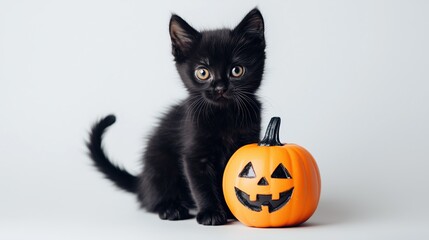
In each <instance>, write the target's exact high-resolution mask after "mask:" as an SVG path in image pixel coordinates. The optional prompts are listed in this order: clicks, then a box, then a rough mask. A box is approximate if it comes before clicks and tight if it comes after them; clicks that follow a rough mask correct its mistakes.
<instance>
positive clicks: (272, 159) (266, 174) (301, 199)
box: [223, 118, 320, 227]
mask: <svg viewBox="0 0 429 240" xmlns="http://www.w3.org/2000/svg"><path fill="white" fill-rule="evenodd" d="M273 119H274V121H273V120H272V121H271V122H270V125H269V127H268V130H267V134H268V136H267V134H266V137H265V138H264V140H262V141H261V142H260V143H259V144H256V143H255V144H249V145H246V146H244V147H242V148H240V149H239V150H237V151H236V152H235V153H234V155H233V156H232V157H231V159H230V160H229V162H228V164H227V166H226V168H225V172H224V178H223V191H224V195H225V200H226V203H227V205H228V207H229V208H230V210H231V212H232V213H233V214H234V216H235V217H236V218H237V219H238V220H239V221H241V222H242V223H244V224H246V225H248V226H254V227H280V226H294V225H298V224H300V223H303V222H305V221H306V220H307V219H308V218H310V216H311V215H312V214H313V212H314V211H315V210H316V207H317V204H318V201H319V196H320V175H319V170H318V167H317V165H316V162H315V161H314V159H313V157H312V156H311V154H310V153H309V152H307V151H306V150H305V149H304V148H302V147H300V146H298V145H295V144H281V143H280V142H279V141H278V130H279V126H280V119H279V118H273Z"/></svg>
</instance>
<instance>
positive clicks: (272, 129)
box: [258, 117, 283, 146]
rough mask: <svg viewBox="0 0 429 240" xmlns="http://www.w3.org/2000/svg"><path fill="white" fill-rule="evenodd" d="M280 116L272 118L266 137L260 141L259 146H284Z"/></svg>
mask: <svg viewBox="0 0 429 240" xmlns="http://www.w3.org/2000/svg"><path fill="white" fill-rule="evenodd" d="M279 130H280V118H279V117H273V118H271V121H270V123H269V124H268V127H267V131H266V132H265V136H264V138H263V139H262V140H261V141H260V142H259V144H258V145H259V146H283V144H282V143H281V142H280V138H279Z"/></svg>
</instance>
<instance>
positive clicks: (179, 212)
mask: <svg viewBox="0 0 429 240" xmlns="http://www.w3.org/2000/svg"><path fill="white" fill-rule="evenodd" d="M158 216H159V218H161V219H163V220H183V219H189V218H191V217H192V216H191V215H190V214H189V210H188V209H187V208H185V207H182V206H168V207H166V208H164V209H162V210H160V211H159V212H158Z"/></svg>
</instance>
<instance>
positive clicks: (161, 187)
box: [87, 9, 265, 225]
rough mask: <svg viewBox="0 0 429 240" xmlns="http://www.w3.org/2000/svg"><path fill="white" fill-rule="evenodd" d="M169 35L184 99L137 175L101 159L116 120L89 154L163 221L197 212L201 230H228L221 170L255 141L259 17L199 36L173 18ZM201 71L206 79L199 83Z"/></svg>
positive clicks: (97, 129) (261, 53)
mask: <svg viewBox="0 0 429 240" xmlns="http://www.w3.org/2000/svg"><path fill="white" fill-rule="evenodd" d="M169 30H170V36H171V41H172V52H173V56H174V58H175V62H176V67H177V70H178V72H179V74H180V77H181V79H182V81H183V83H184V86H185V88H186V89H187V91H188V93H189V96H188V97H187V98H186V99H185V100H183V101H182V102H180V103H179V104H177V105H175V106H174V107H172V108H171V110H170V111H169V112H168V113H167V114H166V115H164V117H163V118H162V119H161V121H160V124H159V125H158V127H157V128H156V129H155V130H154V132H153V134H152V135H151V137H150V138H149V140H148V145H147V146H146V149H145V152H144V155H143V165H144V166H143V171H142V173H141V174H140V175H139V176H137V177H136V176H132V175H131V174H129V173H127V172H126V171H124V170H123V169H121V168H119V167H117V166H115V165H113V164H112V163H111V162H110V161H109V160H108V159H107V157H106V156H105V154H104V152H103V148H102V142H101V139H102V135H103V132H104V131H105V129H106V128H107V127H109V126H110V125H112V124H113V123H114V122H115V117H114V116H113V115H109V116H107V117H106V118H104V119H102V120H101V121H99V122H97V123H96V124H95V125H94V127H93V128H92V131H91V135H90V140H89V142H88V143H87V146H88V149H89V153H90V154H89V155H90V157H91V158H92V159H93V161H94V163H95V166H96V167H97V168H98V170H100V171H101V172H103V173H104V174H105V175H106V177H107V178H109V179H110V180H112V181H113V182H114V183H115V184H116V185H117V186H118V187H120V188H122V189H124V190H126V191H129V192H134V193H136V194H137V196H138V199H139V201H140V203H141V206H142V207H144V208H146V209H147V210H148V211H150V212H156V213H158V214H159V217H160V218H162V219H169V220H179V219H186V218H189V217H191V216H190V214H189V209H192V208H197V211H198V213H197V216H196V218H197V221H198V222H199V223H200V224H204V225H219V224H225V223H226V221H227V218H228V216H229V210H228V208H227V206H226V204H225V201H224V198H223V193H222V174H223V170H224V167H225V165H226V163H227V161H228V159H229V158H230V156H231V155H232V154H233V153H234V152H235V151H236V150H237V149H238V148H239V147H241V146H243V145H245V144H249V143H253V142H258V140H259V132H260V122H261V116H260V114H261V104H260V102H259V101H258V100H257V97H256V95H255V94H256V91H257V90H258V88H259V86H260V84H261V80H262V75H263V71H264V62H265V39H264V23H263V18H262V15H261V13H260V12H259V11H258V10H257V9H253V10H252V11H250V12H249V13H248V14H247V15H246V17H245V18H244V19H243V20H242V21H241V22H240V24H238V26H237V27H236V28H234V29H232V30H231V29H220V30H212V31H201V32H198V31H196V30H195V29H193V28H192V27H191V26H190V25H188V24H187V23H186V22H185V21H184V20H183V19H182V18H180V17H179V16H177V15H173V16H172V17H171V21H170V28H169ZM235 66H242V67H244V69H245V71H244V74H243V75H242V76H241V77H238V78H234V77H233V75H232V72H231V71H232V70H231V69H233V68H234V67H235ZM201 67H204V68H205V69H207V70H208V71H209V72H210V76H211V77H210V78H209V79H207V80H199V79H198V78H197V77H196V74H195V70H196V69H197V68H201Z"/></svg>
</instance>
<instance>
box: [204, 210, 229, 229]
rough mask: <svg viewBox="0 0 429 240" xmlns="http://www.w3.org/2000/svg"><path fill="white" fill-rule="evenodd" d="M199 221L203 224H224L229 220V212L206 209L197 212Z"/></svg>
mask: <svg viewBox="0 0 429 240" xmlns="http://www.w3.org/2000/svg"><path fill="white" fill-rule="evenodd" d="M197 222H198V223H199V224H203V225H223V224H226V222H227V214H226V212H224V211H221V210H215V211H214V210H205V211H201V212H199V213H198V214H197Z"/></svg>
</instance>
